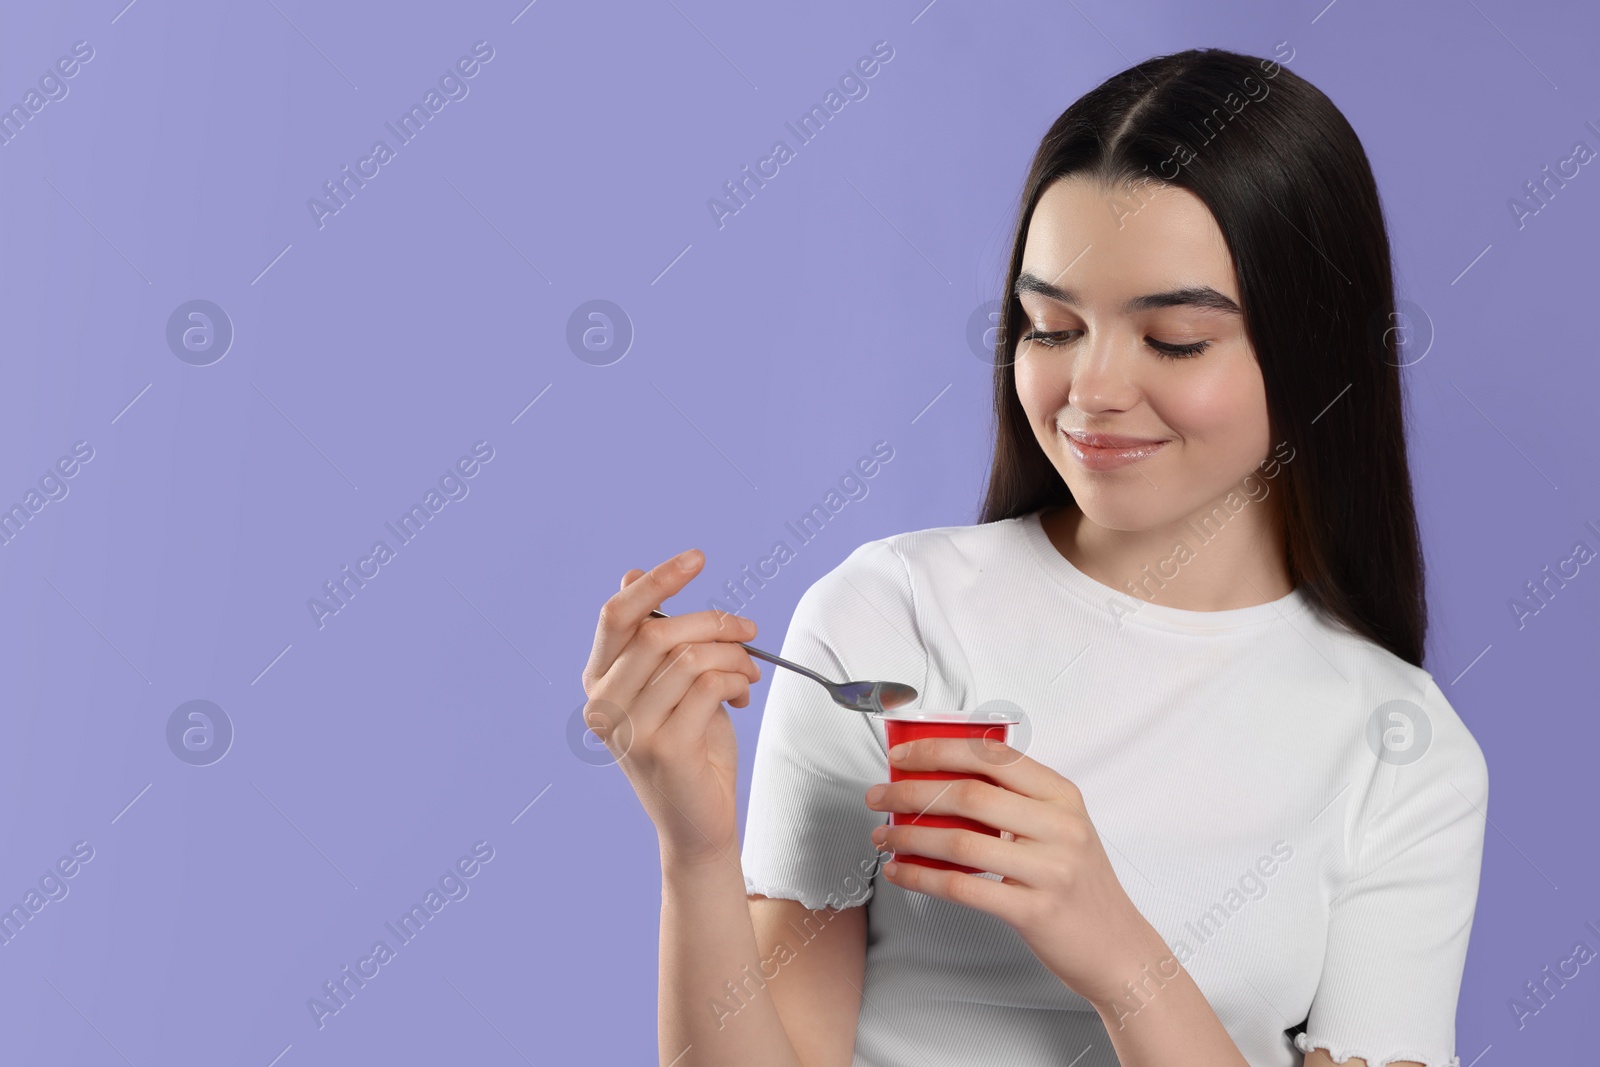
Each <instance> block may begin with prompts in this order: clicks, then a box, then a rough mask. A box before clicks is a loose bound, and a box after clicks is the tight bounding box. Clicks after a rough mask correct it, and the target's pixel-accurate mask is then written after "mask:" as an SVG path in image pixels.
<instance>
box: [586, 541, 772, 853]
mask: <svg viewBox="0 0 1600 1067" xmlns="http://www.w3.org/2000/svg"><path fill="white" fill-rule="evenodd" d="M704 563H705V555H704V553H702V552H700V551H699V550H698V549H690V550H689V551H688V552H685V553H682V554H681V555H678V556H675V557H673V558H672V559H669V560H667V561H666V562H665V563H661V564H659V565H657V566H656V567H654V568H652V569H651V570H650V571H649V572H644V571H639V570H630V571H628V572H627V573H626V574H624V575H623V576H622V588H621V590H620V591H618V592H617V593H616V594H614V595H613V596H612V597H611V599H609V600H607V601H606V602H605V604H604V605H603V606H602V607H601V609H600V624H599V626H598V627H597V628H596V630H595V635H594V650H593V651H592V652H591V653H590V654H589V663H588V665H587V666H585V667H584V669H583V691H584V693H585V694H587V696H588V698H589V701H588V703H587V704H586V705H584V709H583V718H584V722H585V723H586V724H587V725H588V726H589V728H590V729H591V730H592V731H593V732H594V733H595V734H596V736H598V737H600V738H601V739H602V740H603V741H605V743H606V747H607V749H609V750H610V751H611V754H612V755H613V756H614V757H616V759H617V762H618V764H620V765H621V767H622V770H623V773H625V774H626V775H627V776H628V781H629V782H630V783H632V785H633V790H634V792H635V793H637V794H638V796H639V801H640V803H641V804H643V805H644V809H645V812H646V814H648V815H649V816H650V821H651V822H653V823H655V827H656V835H657V837H658V838H659V839H660V842H661V856H662V862H663V863H666V862H688V863H698V862H704V861H712V860H716V859H717V857H718V856H719V855H720V856H721V857H722V858H723V859H727V860H729V861H730V862H735V863H736V862H737V854H738V842H739V827H738V815H737V810H736V807H737V804H736V799H735V792H734V786H735V782H736V780H737V774H738V766H739V752H738V743H737V740H736V738H735V736H734V731H733V721H732V719H731V718H730V717H729V715H728V711H727V709H726V708H724V707H723V706H722V704H723V701H727V702H728V703H730V704H732V705H733V706H734V707H736V708H743V707H747V706H748V705H749V703H750V685H751V683H752V682H756V681H759V680H760V679H761V671H760V670H759V669H758V668H757V667H756V665H755V662H754V661H753V660H752V659H751V658H750V654H749V653H748V652H746V651H745V650H744V649H742V648H740V647H739V642H741V641H748V640H750V639H751V638H753V637H754V636H755V634H756V625H755V623H753V622H751V621H750V620H749V619H745V618H742V617H741V616H738V615H730V614H728V613H727V612H721V611H694V612H687V613H685V614H682V615H674V616H672V617H671V618H669V619H658V618H654V617H653V616H651V614H650V612H651V611H653V610H654V609H656V608H658V607H660V606H661V603H662V601H664V600H666V599H667V598H668V597H670V596H672V595H673V594H674V593H676V592H678V591H679V590H681V589H682V588H683V587H684V586H685V585H687V584H688V582H689V580H690V579H691V578H693V577H694V575H695V574H696V573H698V572H699V570H700V567H701V566H702V565H703V564H704Z"/></svg>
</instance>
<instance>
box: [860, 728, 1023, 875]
mask: <svg viewBox="0 0 1600 1067" xmlns="http://www.w3.org/2000/svg"><path fill="white" fill-rule="evenodd" d="M879 717H880V718H881V719H882V720H883V729H884V733H885V735H886V740H887V741H888V747H889V748H893V747H894V746H896V745H899V744H903V743H905V742H907V741H915V740H917V739H918V738H922V737H963V738H966V739H967V740H968V741H969V742H970V743H971V744H973V745H983V744H985V743H986V739H988V740H992V741H996V742H999V743H1002V744H1006V743H1009V739H1010V728H1011V727H1012V726H1014V725H1016V724H1017V723H1018V722H1019V721H1020V720H1019V719H1017V718H1015V717H1014V716H1012V715H1010V714H1008V713H1006V712H1003V711H975V712H960V711H955V712H951V711H926V710H916V711H899V712H893V711H891V712H886V713H884V714H883V715H881V716H879ZM907 778H928V779H933V780H936V781H941V782H947V781H953V780H957V779H961V778H977V779H979V780H980V781H984V782H988V783H989V784H991V785H999V784H1000V783H998V782H996V781H995V780H994V779H993V778H990V777H989V776H988V775H986V774H965V773H962V772H960V771H904V770H901V769H900V765H899V764H897V763H894V762H893V761H890V763H889V781H891V782H898V781H902V780H904V779H907ZM889 825H890V826H938V827H956V828H959V829H962V830H975V831H977V832H978V833H980V834H988V835H990V836H991V837H999V836H1000V831H999V830H996V829H995V828H994V827H992V826H985V825H984V824H983V823H981V822H978V821H976V820H975V819H968V818H966V817H964V816H960V815H940V814H936V813H934V812H923V813H920V814H919V813H916V812H898V811H897V812H890V813H889ZM894 858H895V859H896V860H897V861H898V862H900V863H916V864H920V865H922V866H924V867H937V868H939V869H940V870H946V871H964V872H966V873H967V874H979V873H981V872H980V870H979V869H978V868H977V867H968V866H967V865H965V864H962V863H952V862H950V861H948V860H942V859H935V858H933V857H931V856H913V855H909V854H906V853H900V852H897V853H895V856H894Z"/></svg>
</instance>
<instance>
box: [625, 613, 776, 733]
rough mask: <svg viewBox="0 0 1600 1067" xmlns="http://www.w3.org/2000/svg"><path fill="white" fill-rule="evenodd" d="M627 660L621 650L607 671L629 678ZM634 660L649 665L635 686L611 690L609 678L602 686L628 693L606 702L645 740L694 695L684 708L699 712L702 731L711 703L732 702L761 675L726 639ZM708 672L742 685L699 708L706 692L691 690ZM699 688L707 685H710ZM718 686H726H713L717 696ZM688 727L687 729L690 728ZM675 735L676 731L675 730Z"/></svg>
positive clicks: (713, 707)
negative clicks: (617, 707) (728, 676)
mask: <svg viewBox="0 0 1600 1067" xmlns="http://www.w3.org/2000/svg"><path fill="white" fill-rule="evenodd" d="M685 618H687V616H685ZM655 621H658V622H672V621H676V616H674V618H673V619H660V620H655ZM630 647H631V646H630ZM632 659H633V657H632V655H631V654H630V653H627V652H625V653H624V654H623V656H622V658H621V659H619V660H618V661H617V663H616V665H615V666H614V668H613V670H614V671H616V672H627V673H630V674H632V673H635V672H634V669H633V667H632V666H631V664H630V661H631V660H632ZM640 659H641V660H648V661H649V664H647V666H654V667H655V670H654V672H653V673H652V674H651V675H650V677H649V678H646V679H645V680H644V681H643V682H640V683H638V684H636V685H629V686H623V685H621V684H619V685H618V686H617V687H616V688H615V689H614V690H613V688H612V685H611V679H610V678H609V676H608V678H607V680H606V683H605V685H604V686H602V688H603V689H604V690H606V691H607V692H608V693H610V692H613V691H614V692H617V693H630V692H631V693H632V694H633V696H632V697H631V698H627V699H625V700H618V699H617V698H616V697H614V696H612V697H608V699H610V700H612V701H614V702H615V703H617V704H619V705H621V706H622V708H623V710H624V712H625V713H626V714H627V716H628V718H629V719H630V720H631V722H632V724H633V728H634V730H635V731H638V732H639V733H640V734H641V735H642V736H645V737H649V736H652V735H654V734H655V733H656V731H657V730H660V729H662V728H664V727H665V726H666V725H667V723H668V722H669V721H670V719H672V718H676V717H677V715H678V713H679V711H680V710H683V709H682V708H681V705H682V704H683V703H684V701H685V699H686V698H689V697H690V695H691V693H693V694H694V696H693V699H691V701H690V703H691V705H693V707H692V708H691V709H690V710H694V709H695V708H698V709H699V710H701V711H702V712H703V717H702V718H701V720H700V723H701V726H700V728H701V729H702V731H703V729H704V723H705V722H707V721H709V720H710V717H711V713H712V712H713V711H715V710H716V706H717V704H719V703H720V702H721V700H722V699H736V698H738V697H740V696H743V695H745V694H747V693H748V692H749V687H750V684H751V683H752V682H755V681H758V680H759V679H760V677H761V671H760V669H759V668H757V667H756V665H755V663H754V661H752V660H751V659H750V654H749V653H748V652H746V651H745V650H744V649H742V648H740V647H739V646H738V645H737V644H734V643H732V642H728V641H695V642H689V643H685V644H681V645H677V646H674V647H673V648H671V649H669V650H667V653H666V654H665V655H664V656H662V655H658V654H656V653H653V652H652V653H651V654H650V655H649V656H641V657H640ZM708 672H709V673H713V674H716V673H728V674H732V675H736V676H737V677H738V679H739V681H740V682H742V683H743V688H742V689H740V688H734V689H732V690H730V691H729V693H728V696H727V697H725V698H724V697H719V698H718V700H716V701H713V702H712V703H711V706H710V707H709V708H706V707H703V705H704V703H705V695H706V694H707V692H709V690H707V689H704V688H702V689H701V690H695V689H694V686H695V685H696V683H697V680H698V679H699V678H700V676H701V675H703V674H706V673H708ZM699 684H701V685H702V686H710V685H712V683H710V682H703V683H699ZM724 688H727V683H724V682H717V683H716V689H717V691H718V692H721V691H722V690H723V689H724ZM690 729H693V726H692V725H691V727H690ZM676 733H678V732H677V731H675V734H676Z"/></svg>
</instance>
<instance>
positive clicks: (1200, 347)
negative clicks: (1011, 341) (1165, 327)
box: [1022, 330, 1211, 359]
mask: <svg viewBox="0 0 1600 1067" xmlns="http://www.w3.org/2000/svg"><path fill="white" fill-rule="evenodd" d="M1082 332H1083V331H1082V330H1053V331H1048V332H1047V331H1044V330H1030V331H1028V332H1027V333H1025V334H1023V336H1022V340H1024V341H1034V342H1036V343H1038V344H1040V345H1042V346H1044V347H1045V348H1059V347H1061V346H1062V345H1064V344H1066V342H1067V341H1068V339H1069V338H1068V336H1067V335H1068V334H1076V333H1082ZM1145 343H1146V344H1148V345H1149V346H1150V347H1151V348H1153V349H1155V351H1156V352H1157V354H1159V355H1162V356H1165V357H1167V358H1169V359H1188V358H1189V357H1191V356H1198V355H1199V354H1200V353H1202V352H1204V351H1205V350H1206V349H1208V348H1210V347H1211V342H1210V341H1195V342H1193V343H1192V344H1186V345H1174V344H1168V343H1167V342H1165V341H1157V340H1156V339H1155V338H1154V337H1146V338H1145Z"/></svg>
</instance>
